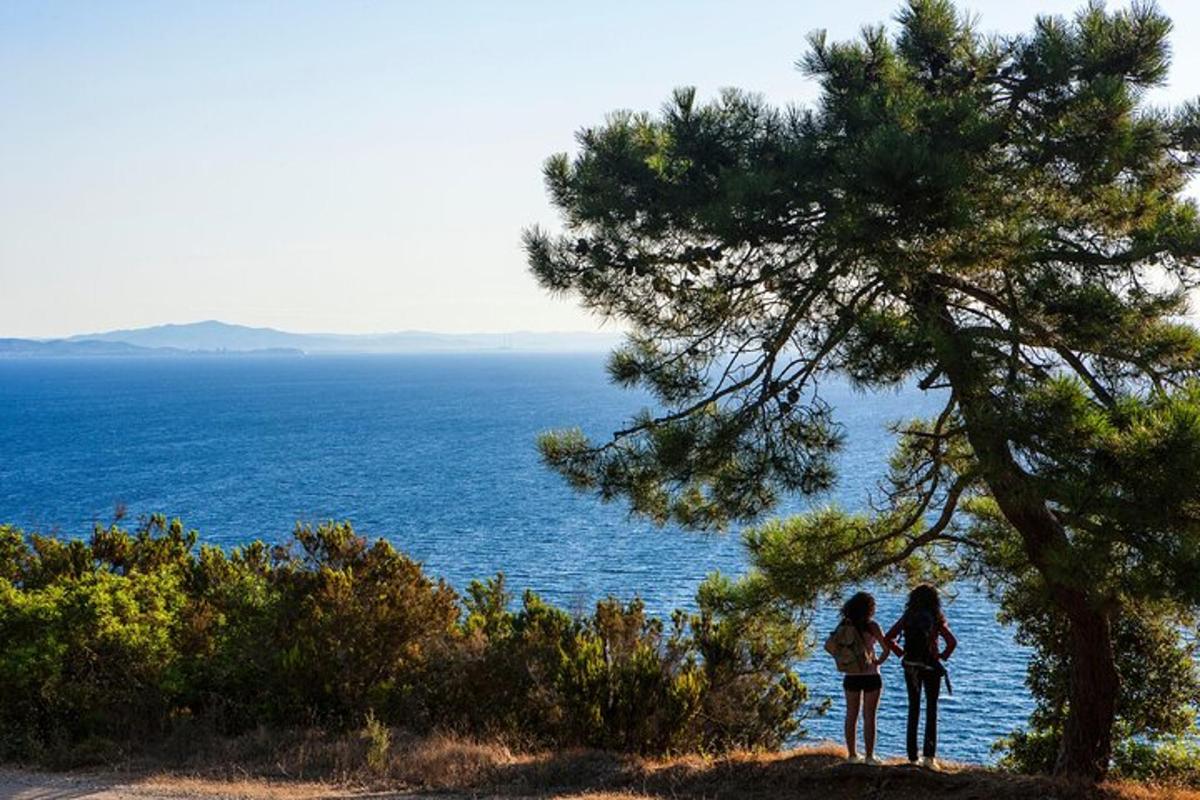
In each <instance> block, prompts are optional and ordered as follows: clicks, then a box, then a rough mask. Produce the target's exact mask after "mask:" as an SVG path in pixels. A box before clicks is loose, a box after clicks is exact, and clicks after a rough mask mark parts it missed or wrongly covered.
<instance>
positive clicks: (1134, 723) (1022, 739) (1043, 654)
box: [996, 579, 1200, 783]
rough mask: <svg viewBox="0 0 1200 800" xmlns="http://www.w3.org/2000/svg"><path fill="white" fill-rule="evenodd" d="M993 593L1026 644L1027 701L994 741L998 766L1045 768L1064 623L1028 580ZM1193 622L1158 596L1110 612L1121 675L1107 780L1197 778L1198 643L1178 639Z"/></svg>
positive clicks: (1065, 668) (1061, 684)
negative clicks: (1019, 719) (1029, 709)
mask: <svg viewBox="0 0 1200 800" xmlns="http://www.w3.org/2000/svg"><path fill="white" fill-rule="evenodd" d="M999 599H1000V603H1001V621H1003V622H1006V623H1010V624H1015V625H1016V627H1017V639H1018V641H1020V642H1021V643H1022V644H1025V645H1028V646H1030V647H1032V648H1033V653H1032V657H1031V658H1030V661H1029V667H1028V674H1027V679H1026V683H1027V684H1028V685H1029V688H1030V691H1031V692H1032V694H1033V697H1034V700H1035V701H1036V705H1035V708H1034V711H1033V713H1032V714H1031V716H1030V720H1029V726H1028V728H1027V729H1025V730H1021V731H1015V732H1014V733H1013V734H1012V735H1010V736H1009V737H1007V738H1005V739H1003V740H1002V741H1000V742H999V743H998V744H997V748H996V749H997V750H999V751H1000V752H1001V753H1002V758H1001V762H1000V763H1001V766H1003V767H1005V768H1008V769H1011V770H1014V771H1019V772H1026V773H1049V772H1052V771H1053V768H1054V762H1055V760H1056V758H1057V756H1058V749H1059V743H1060V740H1061V736H1062V727H1063V722H1064V720H1065V719H1066V714H1067V698H1068V679H1069V674H1070V660H1069V653H1068V650H1067V645H1066V642H1065V640H1064V639H1065V637H1064V636H1063V631H1065V630H1067V622H1066V620H1065V619H1064V618H1063V617H1062V615H1061V614H1060V613H1059V612H1056V611H1055V610H1054V607H1053V605H1052V604H1051V603H1049V602H1048V601H1047V599H1046V597H1045V589H1044V586H1042V584H1041V583H1040V582H1039V581H1037V580H1035V579H1028V580H1024V581H1019V582H1016V583H1014V584H1013V585H1011V586H1009V587H1006V588H1004V589H1003V590H1002V591H1001V592H1000V593H999ZM1195 627H1196V619H1195V616H1194V614H1193V612H1192V611H1191V610H1190V609H1187V608H1185V607H1182V606H1179V605H1177V604H1172V603H1168V602H1165V601H1159V602H1150V601H1143V602H1141V603H1136V604H1135V603H1132V602H1126V603H1125V604H1124V605H1122V606H1121V607H1120V608H1119V609H1118V610H1116V611H1114V613H1113V619H1112V635H1113V648H1114V652H1115V654H1116V662H1117V670H1118V672H1119V674H1120V676H1121V688H1120V692H1119V694H1118V696H1117V719H1116V724H1115V725H1114V727H1113V743H1114V748H1113V761H1112V767H1113V773H1114V775H1115V776H1118V775H1119V776H1121V777H1126V778H1131V779H1146V780H1160V779H1165V778H1167V777H1168V776H1169V777H1170V778H1171V780H1173V781H1176V782H1192V783H1195V782H1197V775H1200V770H1198V769H1197V767H1198V765H1200V758H1198V757H1197V745H1196V744H1195V736H1196V734H1197V729H1196V709H1197V707H1198V706H1200V661H1198V657H1200V643H1197V641H1195V640H1194V639H1191V638H1189V637H1187V636H1185V635H1184V632H1185V631H1189V630H1195ZM1189 742H1190V743H1191V744H1189Z"/></svg>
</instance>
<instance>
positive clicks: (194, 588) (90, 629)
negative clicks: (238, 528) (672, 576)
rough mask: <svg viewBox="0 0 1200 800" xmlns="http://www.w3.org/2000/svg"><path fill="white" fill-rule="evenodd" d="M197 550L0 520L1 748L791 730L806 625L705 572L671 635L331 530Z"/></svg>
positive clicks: (639, 617)
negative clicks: (315, 729) (205, 736)
mask: <svg viewBox="0 0 1200 800" xmlns="http://www.w3.org/2000/svg"><path fill="white" fill-rule="evenodd" d="M196 542H197V536H196V534H195V533H194V532H187V531H185V530H184V529H183V526H182V525H181V524H180V523H179V522H178V521H175V522H170V523H168V522H167V521H166V520H165V519H164V518H163V517H152V518H150V519H149V520H148V521H147V522H146V523H145V524H144V525H143V526H142V527H141V528H139V529H138V530H137V531H135V532H133V533H130V532H129V531H126V530H123V529H121V528H119V527H116V526H113V527H110V528H99V527H98V528H97V529H96V530H95V531H94V532H93V535H92V537H91V539H90V540H89V541H87V542H84V541H81V540H71V541H60V540H56V539H50V538H46V537H38V536H29V537H26V536H24V535H23V534H21V533H20V532H19V531H16V530H15V529H13V528H11V527H0V641H3V642H4V643H5V646H4V648H3V649H2V650H0V730H2V731H3V733H0V756H3V757H9V758H13V757H16V758H31V757H35V758H36V757H44V756H46V755H47V754H61V753H63V752H65V751H73V752H74V753H75V754H76V756H77V755H78V754H79V753H81V752H84V750H85V749H88V748H90V750H89V751H97V748H96V747H95V746H94V743H95V742H103V743H105V747H104V748H101V749H103V750H105V752H111V750H112V748H113V747H116V746H117V745H118V744H119V743H124V744H130V743H132V744H135V745H136V744H137V743H138V742H139V741H141V742H145V741H149V740H151V739H152V738H161V737H162V736H163V735H164V734H166V733H169V732H170V731H171V730H176V731H178V730H183V729H185V728H186V729H188V730H194V729H196V726H202V727H204V728H207V729H210V730H213V731H216V732H220V733H226V734H236V733H241V732H244V731H248V730H251V729H254V728H256V727H260V726H263V725H266V726H270V727H275V728H285V727H289V726H306V725H314V724H315V725H320V726H323V727H326V728H327V729H330V730H347V729H350V728H353V727H356V726H358V725H360V724H362V723H363V721H364V720H367V725H368V729H372V730H375V734H374V735H373V736H372V737H371V741H370V743H369V744H370V746H371V747H372V748H383V749H384V750H386V746H385V743H384V742H383V739H381V738H380V736H381V735H382V734H380V732H381V731H386V730H387V726H395V727H400V728H404V729H407V730H409V731H411V732H414V733H421V732H427V731H430V730H432V729H435V728H448V729H456V730H459V731H461V732H463V733H468V734H479V735H488V736H497V735H499V736H501V737H503V738H505V739H507V740H510V741H514V742H518V743H522V744H527V745H539V746H540V745H556V746H576V745H584V746H592V747H602V748H610V749H618V750H625V751H636V752H643V753H662V752H668V751H675V752H680V751H698V750H704V751H717V750H725V749H729V748H733V747H743V748H756V747H775V746H777V745H779V744H780V743H781V742H782V741H783V740H784V739H785V738H786V737H787V736H788V735H789V734H791V733H793V732H794V731H795V730H796V729H797V727H798V726H799V724H800V720H801V713H800V712H801V711H802V710H803V708H804V706H805V701H806V698H807V695H806V692H805V688H804V686H803V684H802V683H800V681H799V680H798V678H797V676H796V675H795V673H794V671H793V667H794V665H795V662H796V660H797V659H798V658H799V656H800V655H801V654H802V653H801V652H800V647H801V644H800V643H801V642H802V641H803V639H804V636H803V629H802V627H801V625H800V624H799V622H798V621H797V620H795V619H793V618H791V617H788V616H786V615H782V614H781V613H780V612H778V611H766V610H758V611H755V610H745V609H744V608H742V607H741V606H738V605H737V604H736V603H732V602H730V596H731V593H733V592H734V591H735V587H734V586H733V585H732V584H728V583H727V582H724V581H722V580H719V579H713V580H711V581H710V582H709V583H707V584H706V586H705V587H704V588H703V590H702V591H701V593H700V597H699V611H698V612H696V613H692V614H688V613H684V612H676V613H675V614H674V615H673V616H672V618H671V620H670V621H669V623H664V621H663V620H660V619H657V618H654V617H650V616H647V614H646V613H645V609H644V607H643V605H642V604H641V602H640V601H637V600H634V601H632V602H629V603H621V602H618V601H617V600H614V599H611V598H610V599H607V600H604V601H602V602H600V603H598V604H597V605H596V608H595V611H594V613H592V614H590V615H588V616H584V617H573V616H571V615H569V614H567V613H565V612H564V611H562V610H561V609H557V608H555V607H553V606H551V605H548V604H547V603H545V602H544V601H542V600H541V599H540V598H539V597H538V596H537V595H535V594H533V593H531V592H527V593H526V594H525V595H524V597H523V599H522V602H521V603H520V605H519V607H517V608H515V609H514V608H513V603H512V597H511V595H510V594H509V592H508V590H507V588H506V586H505V583H504V579H503V576H498V577H496V578H493V579H491V580H488V581H484V582H476V583H473V584H471V586H470V587H469V588H468V590H467V593H466V596H465V597H459V596H458V594H457V593H456V592H455V591H454V590H453V589H451V588H450V587H449V586H448V585H446V584H445V583H444V582H442V581H437V580H433V579H431V578H429V577H428V576H426V575H425V573H424V571H423V570H422V569H421V566H420V565H419V564H418V563H417V562H415V561H413V560H411V559H409V558H407V557H406V556H404V555H403V554H401V553H399V552H397V551H396V550H395V549H394V548H393V547H392V546H391V545H389V544H388V543H387V542H385V541H382V540H380V541H377V542H375V543H373V544H371V543H368V542H367V541H366V540H365V539H363V538H362V537H360V536H358V535H357V534H355V532H354V531H353V529H352V528H351V527H350V526H349V525H348V524H333V523H329V524H325V525H321V526H319V527H316V528H311V527H303V526H301V527H297V529H296V531H295V532H294V534H293V537H292V539H291V541H290V542H289V543H288V545H286V546H282V547H274V548H272V547H268V546H267V545H265V544H263V543H261V542H254V543H252V544H250V545H247V546H246V547H242V548H236V549H233V550H231V551H230V552H228V553H227V552H225V551H222V550H220V549H217V548H213V547H199V548H197V547H196ZM85 743H93V744H91V745H88V748H84V747H83V745H84V744H85ZM55 757H56V758H57V757H58V756H55Z"/></svg>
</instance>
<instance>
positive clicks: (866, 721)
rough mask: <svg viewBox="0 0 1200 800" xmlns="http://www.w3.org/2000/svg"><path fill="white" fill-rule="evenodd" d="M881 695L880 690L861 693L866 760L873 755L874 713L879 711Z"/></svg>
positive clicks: (881, 691)
mask: <svg viewBox="0 0 1200 800" xmlns="http://www.w3.org/2000/svg"><path fill="white" fill-rule="evenodd" d="M882 694H883V690H882V689H876V690H875V691H873V692H863V744H864V745H866V748H867V758H871V757H872V756H874V755H875V712H877V711H878V710H879V697H880V696H881V695H882Z"/></svg>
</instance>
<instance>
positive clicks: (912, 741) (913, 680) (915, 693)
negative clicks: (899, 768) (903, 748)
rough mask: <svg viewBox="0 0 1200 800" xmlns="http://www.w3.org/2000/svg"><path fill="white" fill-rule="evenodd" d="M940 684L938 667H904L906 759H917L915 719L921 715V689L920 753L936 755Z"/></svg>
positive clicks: (940, 675)
mask: <svg viewBox="0 0 1200 800" xmlns="http://www.w3.org/2000/svg"><path fill="white" fill-rule="evenodd" d="M941 685H942V673H941V670H939V669H936V668H934V669H922V668H920V667H910V666H908V665H905V667H904V687H905V688H906V689H907V690H908V742H907V744H908V760H909V761H916V760H917V719H918V718H919V717H920V716H921V690H922V689H924V690H925V747H924V749H923V751H922V755H924V756H926V757H927V758H933V757H935V756H936V755H937V703H938V692H939V691H940V689H941Z"/></svg>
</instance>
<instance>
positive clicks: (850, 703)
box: [846, 689, 862, 758]
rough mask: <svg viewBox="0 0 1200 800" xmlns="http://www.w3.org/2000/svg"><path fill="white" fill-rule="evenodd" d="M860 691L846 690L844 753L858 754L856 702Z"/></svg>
mask: <svg viewBox="0 0 1200 800" xmlns="http://www.w3.org/2000/svg"><path fill="white" fill-rule="evenodd" d="M861 697H862V692H852V691H850V690H849V689H847V690H846V755H848V756H850V758H854V757H855V756H856V755H858V744H857V741H856V740H857V739H858V703H859V699H860V698H861Z"/></svg>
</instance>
